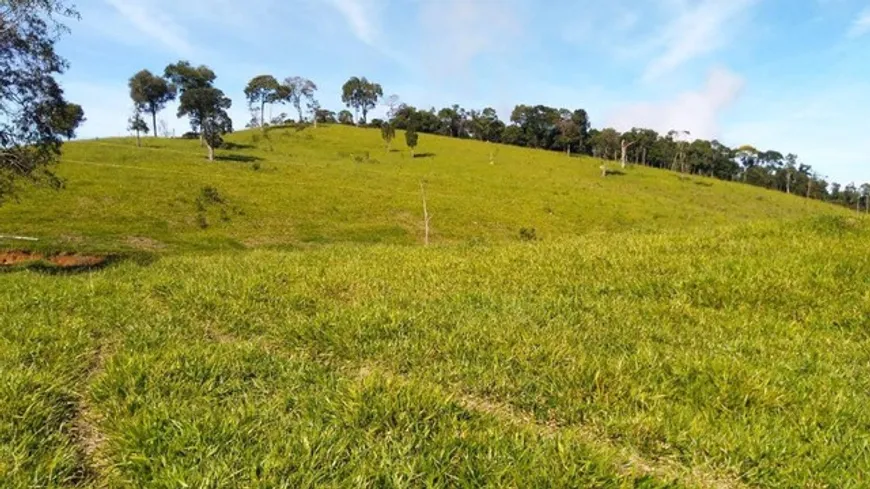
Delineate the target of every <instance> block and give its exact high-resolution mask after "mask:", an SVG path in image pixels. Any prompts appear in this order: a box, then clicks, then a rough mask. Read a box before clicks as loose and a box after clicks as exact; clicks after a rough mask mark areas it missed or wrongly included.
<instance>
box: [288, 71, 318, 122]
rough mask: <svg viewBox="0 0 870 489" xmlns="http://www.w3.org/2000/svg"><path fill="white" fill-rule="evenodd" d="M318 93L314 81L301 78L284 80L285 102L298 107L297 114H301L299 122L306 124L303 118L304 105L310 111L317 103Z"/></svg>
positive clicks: (293, 77) (292, 77)
mask: <svg viewBox="0 0 870 489" xmlns="http://www.w3.org/2000/svg"><path fill="white" fill-rule="evenodd" d="M316 91H317V85H315V84H314V82H313V81H311V80H309V79H307V78H302V77H301V76H291V77H289V78H286V79H285V80H284V85H283V92H284V93H283V95H284V98H285V100H287V101H288V102H290V104H291V105H292V106H293V107H296V112H298V113H299V122H300V123H302V122H305V118H304V117H303V116H302V103H303V102H305V104H306V105H307V106H308V108H309V109H310V108H311V107H312V105H313V104H316V103H317V101H316V100H314V92H316Z"/></svg>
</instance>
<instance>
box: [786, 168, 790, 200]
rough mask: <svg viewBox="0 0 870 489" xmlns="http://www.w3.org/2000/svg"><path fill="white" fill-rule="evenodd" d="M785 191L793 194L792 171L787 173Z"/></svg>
mask: <svg viewBox="0 0 870 489" xmlns="http://www.w3.org/2000/svg"><path fill="white" fill-rule="evenodd" d="M785 193H787V194H789V195H791V173H786V174H785Z"/></svg>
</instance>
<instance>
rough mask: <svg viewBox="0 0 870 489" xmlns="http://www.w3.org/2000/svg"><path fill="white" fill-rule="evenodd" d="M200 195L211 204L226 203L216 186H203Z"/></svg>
mask: <svg viewBox="0 0 870 489" xmlns="http://www.w3.org/2000/svg"><path fill="white" fill-rule="evenodd" d="M200 196H201V197H202V200H203V201H205V202H206V203H210V204H223V203H224V198H223V197H222V196H221V194H220V192H218V189H216V188H215V187H212V186H211V185H206V186H205V187H203V188H202V191H201V192H200Z"/></svg>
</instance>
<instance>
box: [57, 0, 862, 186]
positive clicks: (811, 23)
mask: <svg viewBox="0 0 870 489" xmlns="http://www.w3.org/2000/svg"><path fill="white" fill-rule="evenodd" d="M78 8H79V10H80V12H81V14H82V19H81V21H76V22H72V23H71V25H70V27H71V28H72V34H71V35H69V36H67V37H66V38H65V39H64V40H63V41H62V43H61V46H60V51H61V53H62V54H63V55H64V56H66V57H67V58H68V59H69V61H70V63H71V68H70V70H69V71H68V73H67V74H66V75H64V87H65V90H66V92H67V95H68V98H69V99H70V100H72V101H75V102H78V103H80V104H82V105H83V106H84V108H85V113H86V116H87V118H88V122H87V123H86V124H85V126H84V127H83V128H82V129H81V130H80V136H81V137H96V136H116V135H122V134H125V132H126V131H125V127H126V119H127V117H128V116H129V112H130V107H131V103H130V101H129V96H128V90H127V80H128V79H129V77H130V76H131V75H132V74H133V73H135V72H136V71H138V70H140V69H143V68H148V69H150V70H152V71H154V72H156V73H161V72H162V71H163V68H164V67H165V66H166V65H167V64H168V63H171V62H175V61H177V60H179V59H187V60H190V61H191V62H194V63H196V64H207V65H209V66H210V67H212V68H213V69H214V70H215V72H216V73H217V75H218V79H217V82H216V84H217V86H218V87H219V88H221V89H223V90H224V91H225V92H226V93H227V94H228V95H229V96H230V97H231V98H232V99H233V102H234V104H233V109H232V116H233V120H234V122H235V125H236V127H243V126H244V124H245V122H247V121H248V120H249V119H250V117H249V111H248V109H247V107H246V104H245V101H244V95H243V93H242V90H243V88H244V86H245V84H246V83H247V81H248V80H249V79H250V78H252V77H253V76H255V75H259V74H266V73H268V74H273V75H275V76H276V77H277V78H279V79H283V78H285V77H287V76H293V75H299V76H304V77H306V78H310V79H311V80H313V81H314V82H315V83H317V84H318V86H319V88H320V90H319V93H318V97H319V100H320V101H321V103H322V105H323V106H324V107H326V108H329V109H331V110H339V109H341V108H342V106H341V101H340V87H341V85H342V83H343V82H344V81H345V80H346V79H347V78H348V77H349V76H353V75H357V76H366V77H368V78H369V79H370V80H374V81H377V82H379V83H381V85H383V87H384V91H385V92H386V93H387V94H397V95H399V96H400V98H401V99H402V101H404V102H407V103H410V104H412V105H415V106H418V107H426V108H428V107H430V106H436V107H442V106H445V105H451V104H453V103H459V104H460V105H462V106H464V107H467V108H483V107H485V106H491V107H494V108H496V110H498V112H499V115H500V116H501V117H502V118H503V119H507V118H508V117H509V116H510V110H511V108H512V107H513V106H514V105H515V104H517V103H527V104H539V103H540V104H547V105H553V106H559V107H566V108H572V109H573V108H585V109H586V110H587V111H589V113H590V116H591V118H592V122H593V125H594V126H596V127H605V126H613V127H616V128H618V129H621V130H627V129H630V128H631V127H632V126H642V127H651V128H654V129H657V130H659V131H662V132H665V131H667V130H669V129H679V130H688V131H690V132H691V133H692V134H693V135H694V136H696V137H703V138H708V139H712V138H717V139H719V140H720V141H722V142H723V143H725V144H728V145H732V146H737V145H742V144H752V145H754V146H756V147H758V148H759V149H776V150H779V151H781V152H783V153H785V152H794V153H796V154H798V155H799V156H800V157H801V159H802V161H804V162H806V163H809V164H811V165H813V167H815V168H816V169H817V170H819V171H820V173H822V174H823V175H827V176H829V177H830V178H832V179H835V180H837V181H840V182H843V183H848V182H851V181H856V182H857V181H870V0H610V1H607V2H600V1H594V0H573V1H568V0H245V1H238V0H80V1H79V2H78ZM380 110H381V112H382V111H383V109H380ZM273 111H274V112H275V113H276V114H277V113H278V112H280V111H286V112H288V113H291V112H292V110H290V109H289V108H278V107H276V108H274V109H273ZM375 115H377V113H376V114H375ZM160 118H161V119H165V120H166V122H167V123H168V124H169V125H170V127H172V128H174V129H176V130H177V131H178V132H179V133H180V132H183V131H184V130H186V128H187V124H186V121H179V120H177V119H176V118H175V107H170V108H169V109H168V110H167V111H165V112H164V113H162V114H161V115H160Z"/></svg>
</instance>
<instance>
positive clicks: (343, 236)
mask: <svg viewBox="0 0 870 489" xmlns="http://www.w3.org/2000/svg"><path fill="white" fill-rule="evenodd" d="M269 134H270V136H269V140H266V139H265V138H264V137H263V135H262V134H261V133H260V132H259V131H253V132H250V131H249V132H242V133H237V134H233V135H231V136H230V137H229V141H230V142H231V143H234V145H235V147H234V148H232V149H225V150H222V151H219V152H218V154H219V157H222V158H224V160H223V161H218V162H215V163H209V162H208V161H206V159H205V157H204V156H205V150H204V149H202V148H200V147H199V143H198V142H196V141H186V140H164V139H145V140H144V144H145V147H143V148H136V144H135V140H130V139H126V140H119V139H108V140H101V141H87V142H77V143H71V144H69V145H67V146H65V156H64V159H63V164H62V165H61V166H60V167H58V173H59V174H60V175H61V176H62V177H64V178H66V180H67V188H66V190H64V191H62V192H55V191H52V190H47V189H43V190H40V191H34V192H29V193H27V194H26V197H22V200H21V202H19V203H11V204H8V205H4V206H2V207H0V223H2V225H0V234H4V233H5V234H24V235H26V236H36V237H39V238H41V239H42V241H41V242H40V244H41V245H42V246H45V247H48V248H57V249H68V248H70V247H74V248H77V249H95V250H103V251H105V250H109V251H113V250H119V249H135V248H137V247H138V248H144V249H146V250H152V251H153V250H162V251H184V250H194V249H210V250H214V249H226V248H232V249H236V248H238V249H241V248H262V247H280V248H287V247H298V246H304V245H310V244H324V243H341V242H353V243H386V244H416V243H421V242H422V240H423V216H422V202H421V192H420V182H421V180H425V181H426V193H427V197H428V205H429V209H430V211H431V213H432V215H433V217H432V220H431V226H432V240H433V242H435V243H444V244H448V243H468V242H480V241H485V242H503V241H505V240H508V241H509V240H518V239H519V230H520V229H521V228H524V227H525V228H534V229H535V230H536V234H537V236H538V237H539V238H542V239H552V238H557V237H566V236H577V235H585V234H589V233H590V232H599V231H603V232H614V231H616V232H622V231H630V232H638V231H656V230H661V229H673V228H677V227H679V228H686V227H708V226H712V225H718V224H733V223H737V222H747V221H753V220H757V219H759V218H766V219H776V220H784V219H793V218H799V217H801V216H805V215H816V214H821V213H834V212H836V211H835V210H833V209H832V208H831V207H830V206H827V205H824V204H822V203H820V202H817V201H807V200H804V199H799V198H795V197H791V196H788V195H783V194H782V193H779V192H773V191H762V190H759V189H757V188H752V187H749V186H745V185H741V184H737V183H729V182H722V181H718V180H712V179H706V178H700V177H682V178H681V176H680V175H679V174H676V173H671V172H664V171H661V170H654V169H649V168H643V167H635V168H630V169H628V170H627V171H626V172H624V175H611V176H610V177H608V178H606V179H605V178H601V176H600V175H601V170H600V169H599V166H600V164H601V162H600V161H596V160H593V159H591V158H568V157H567V156H565V155H560V154H556V153H551V152H544V151H536V150H530V149H525V148H517V147H511V146H492V145H488V144H486V143H479V142H475V141H457V140H454V139H449V138H441V137H436V136H429V135H422V136H421V139H420V146H419V147H418V148H417V152H418V155H419V154H420V153H423V154H424V155H426V156H425V157H422V158H414V159H411V158H410V154H409V153H408V151H407V148H405V147H404V145H403V144H402V143H398V142H396V143H394V145H395V146H396V151H395V152H389V153H388V152H387V151H386V149H385V147H384V143H383V141H382V140H381V137H380V132H379V131H378V130H376V129H358V128H348V127H342V126H332V127H319V128H317V129H313V128H309V129H306V130H303V131H296V130H294V129H285V130H275V131H272V132H270V133H269ZM397 139H403V138H402V137H399V138H397ZM491 152H492V153H494V160H495V164H493V165H490V153H491ZM254 165H259V167H260V169H259V170H254ZM610 167H611V169H612V170H618V165H617V164H615V163H610ZM203 187H213V188H215V189H217V191H218V193H219V195H220V197H221V198H222V199H223V200H225V202H224V203H211V202H207V203H206V205H205V206H204V207H205V211H204V212H203V211H201V210H200V208H199V203H198V201H200V200H202V199H201V195H202V189H203ZM843 214H844V215H845V214H846V213H845V211H844V212H843ZM202 217H204V218H205V220H206V222H205V224H207V227H206V228H205V229H203V227H202V225H203V222H202ZM143 238H144V239H143Z"/></svg>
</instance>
